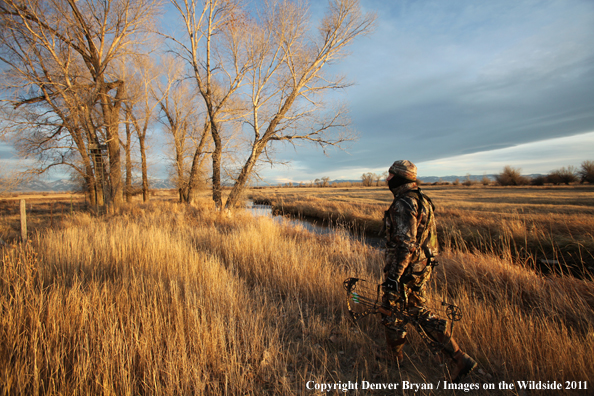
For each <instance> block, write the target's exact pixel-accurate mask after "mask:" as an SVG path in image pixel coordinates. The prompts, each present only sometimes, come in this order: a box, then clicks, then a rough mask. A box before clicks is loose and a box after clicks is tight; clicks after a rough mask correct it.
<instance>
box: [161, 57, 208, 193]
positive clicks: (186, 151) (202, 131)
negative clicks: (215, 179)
mask: <svg viewBox="0 0 594 396" xmlns="http://www.w3.org/2000/svg"><path fill="white" fill-rule="evenodd" d="M166 65H167V73H166V81H165V82H164V83H163V84H161V85H159V86H158V88H156V89H155V91H154V95H155V97H159V98H160V99H159V106H160V111H161V114H162V118H161V120H162V123H163V124H164V125H165V129H166V131H167V132H168V135H169V136H170V138H171V142H172V149H173V153H174V154H173V157H174V160H173V163H174V168H175V171H174V182H175V184H176V185H177V188H178V192H179V199H180V202H186V203H189V202H192V200H193V198H194V194H193V192H194V190H195V188H196V187H197V186H198V185H199V184H200V182H201V176H202V173H203V169H204V166H205V162H206V159H207V157H208V155H207V154H208V150H209V148H210V129H209V127H210V123H209V122H208V121H205V122H202V123H201V122H200V120H204V115H201V114H200V111H199V110H200V109H202V108H203V107H202V106H200V104H199V103H197V100H196V95H195V91H194V90H193V89H192V88H191V87H190V86H189V84H188V81H187V80H183V79H182V76H181V71H180V69H179V68H178V67H176V65H175V63H174V62H167V63H166Z"/></svg>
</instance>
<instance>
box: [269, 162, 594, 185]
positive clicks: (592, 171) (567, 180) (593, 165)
mask: <svg viewBox="0 0 594 396" xmlns="http://www.w3.org/2000/svg"><path fill="white" fill-rule="evenodd" d="M387 176H388V174H387V172H384V173H382V174H381V175H380V174H377V173H372V172H367V173H364V174H362V175H361V181H360V182H355V181H341V182H333V183H331V182H330V178H329V177H322V178H321V179H315V180H312V181H309V182H288V183H280V184H278V187H356V186H358V187H374V186H375V187H379V186H382V185H385V183H386V178H387ZM417 183H418V184H426V183H424V182H423V180H422V179H417ZM575 183H594V161H584V162H582V164H581V166H580V168H579V169H578V168H576V167H575V166H567V167H561V168H559V169H556V170H554V171H552V172H551V173H549V174H548V175H538V176H535V177H528V176H523V175H522V173H521V169H520V168H513V167H511V166H509V165H508V166H505V167H504V168H503V171H502V172H501V173H499V174H498V175H496V176H495V180H492V179H490V178H489V177H487V176H486V175H484V176H483V177H482V178H481V179H480V180H476V179H472V178H471V177H470V175H466V177H465V178H464V179H463V180H462V181H461V180H460V179H459V178H458V179H456V180H454V181H453V182H448V181H442V180H440V181H437V182H434V183H431V184H433V185H450V184H451V185H454V186H459V185H463V186H472V185H478V184H482V185H484V186H488V185H493V184H497V185H500V186H526V185H533V186H542V185H545V184H554V185H559V184H566V185H569V184H575Z"/></svg>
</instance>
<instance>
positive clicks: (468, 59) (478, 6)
mask: <svg viewBox="0 0 594 396" xmlns="http://www.w3.org/2000/svg"><path fill="white" fill-rule="evenodd" d="M361 5H362V7H363V9H364V10H366V11H371V12H375V13H376V14H377V24H376V28H375V32H374V33H373V34H371V35H369V36H366V37H361V38H358V39H357V40H356V41H355V42H354V44H353V45H352V46H351V47H350V52H351V53H350V56H348V57H347V58H345V59H344V60H342V61H340V62H339V63H336V64H334V65H331V67H330V69H329V71H330V72H331V73H336V74H344V75H346V76H347V78H348V79H349V80H350V81H352V82H353V83H354V85H353V86H351V87H349V88H347V89H346V90H344V91H343V92H341V93H340V94H339V95H336V99H337V100H340V101H342V102H344V103H346V104H347V106H348V107H349V109H350V118H351V120H352V125H351V127H352V129H353V130H354V131H356V133H357V135H358V140H357V141H355V142H352V143H350V144H348V145H347V146H346V147H345V150H344V151H340V150H330V151H329V153H328V154H329V155H328V156H325V155H324V154H323V153H322V151H321V150H320V149H319V148H316V147H314V146H308V145H302V146H299V147H297V149H296V150H295V149H294V148H293V147H292V146H287V147H278V148H277V149H276V150H275V151H276V158H277V159H279V160H284V161H286V160H289V161H290V163H289V165H287V166H282V165H279V166H276V167H274V168H272V169H271V168H270V167H269V166H267V165H264V166H262V167H261V176H262V177H263V178H264V179H265V180H266V181H268V182H270V183H278V182H285V181H309V180H314V179H316V178H321V177H324V176H329V177H330V178H331V179H359V178H360V176H361V174H362V173H365V172H375V173H382V172H384V171H385V170H387V168H388V167H389V165H390V164H391V163H392V162H393V161H394V160H396V159H408V160H411V161H413V162H415V163H416V164H417V166H418V168H419V175H420V176H421V177H422V176H448V175H461V176H463V175H465V174H467V173H470V174H478V175H481V174H483V173H487V174H491V173H498V172H500V171H501V170H502V169H503V167H504V166H505V165H511V166H513V167H518V168H521V169H522V173H524V174H530V173H548V172H550V171H551V170H554V169H558V168H560V167H562V166H568V165H573V166H578V167H579V165H580V164H581V163H582V162H583V161H585V160H594V45H592V41H593V39H594V1H592V0H582V1H580V0H558V1H536V0H534V1H533V0H513V1H508V0H497V1H478V0H468V1H456V0H447V1H444V0H436V1H380V0H362V1H361ZM309 8H310V13H311V16H312V20H314V21H315V20H319V18H320V17H321V15H322V13H323V12H324V8H325V2H317V1H313V0H312V1H309ZM167 20H168V21H169V20H170V19H169V18H168V19H167ZM158 146H160V144H159V143H158V142H157V141H153V154H154V157H153V160H152V161H151V164H152V165H151V169H150V171H151V173H152V175H153V176H154V177H165V175H166V172H165V171H164V166H165V164H166V163H167V160H166V159H165V158H164V156H163V154H162V153H160V152H159V151H158V150H157V147H158ZM10 155H11V154H10V151H9V150H7V148H6V147H5V146H1V145H0V159H2V158H4V161H3V164H2V165H3V166H5V165H7V164H8V162H12V161H11V160H7V158H9V157H10Z"/></svg>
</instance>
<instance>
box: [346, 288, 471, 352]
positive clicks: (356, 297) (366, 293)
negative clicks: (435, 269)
mask: <svg viewBox="0 0 594 396" xmlns="http://www.w3.org/2000/svg"><path fill="white" fill-rule="evenodd" d="M343 285H344V288H345V290H346V292H347V307H348V310H349V313H350V314H351V317H352V318H353V321H354V322H355V323H357V322H358V321H359V320H360V319H362V318H364V317H366V316H368V315H374V314H382V315H383V316H384V317H389V318H390V319H393V321H397V322H398V324H399V326H404V325H406V324H407V323H410V324H412V325H414V326H415V328H416V329H417V332H418V333H419V335H420V336H421V338H422V339H423V340H424V341H425V342H426V343H427V344H428V345H429V347H430V348H431V349H432V350H433V351H434V352H437V351H439V350H441V349H443V347H444V345H445V344H447V343H448V342H449V338H450V337H451V335H452V332H453V330H454V322H457V321H459V320H460V319H461V318H462V312H461V310H460V308H458V307H457V306H455V305H453V304H449V303H446V302H445V301H444V302H442V303H441V305H442V306H445V307H446V308H445V313H446V316H447V318H448V319H449V320H450V331H449V335H450V337H448V339H447V340H444V342H443V343H441V342H439V341H437V340H436V339H435V338H434V337H432V336H431V335H430V334H429V333H427V332H426V331H425V329H424V327H423V326H422V325H421V321H420V319H421V317H420V316H419V315H418V314H414V313H410V312H409V311H408V310H407V309H406V305H407V298H408V296H407V295H406V291H404V290H403V291H402V293H401V297H402V298H401V299H400V300H399V301H397V303H396V305H395V306H393V307H385V306H384V305H383V304H382V302H381V300H380V291H381V285H377V286H376V287H373V286H371V284H370V282H368V281H366V280H364V279H359V278H348V279H346V280H345V281H344V283H343ZM390 321H391V320H390ZM426 323H427V322H425V324H426ZM443 326H444V328H443V330H445V324H444V325H443Z"/></svg>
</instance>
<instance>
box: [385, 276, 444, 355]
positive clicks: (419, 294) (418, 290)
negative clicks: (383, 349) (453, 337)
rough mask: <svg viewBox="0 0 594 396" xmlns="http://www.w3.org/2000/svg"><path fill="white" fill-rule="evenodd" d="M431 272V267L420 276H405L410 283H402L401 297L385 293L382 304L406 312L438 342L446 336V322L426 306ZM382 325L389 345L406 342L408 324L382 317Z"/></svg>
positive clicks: (392, 318) (390, 317) (389, 317)
mask: <svg viewBox="0 0 594 396" xmlns="http://www.w3.org/2000/svg"><path fill="white" fill-rule="evenodd" d="M431 270H432V268H431V266H427V267H426V268H425V270H423V271H422V272H421V273H419V274H416V275H414V276H413V275H410V276H408V277H406V276H404V277H403V278H404V279H405V280H408V282H406V283H404V282H402V281H401V282H400V284H399V286H400V290H401V293H400V294H399V295H394V294H392V293H384V295H383V296H382V303H383V305H384V306H385V307H390V308H391V309H392V310H398V311H401V310H406V311H407V312H408V314H409V315H410V316H412V317H413V318H415V320H416V322H417V323H418V324H419V326H420V327H421V329H422V330H423V331H424V332H425V333H426V334H427V335H428V336H429V337H431V338H433V339H435V340H438V339H443V338H444V337H443V336H444V335H445V334H446V321H445V320H443V319H439V318H438V317H437V316H436V315H435V314H434V313H433V312H431V311H430V310H429V309H428V308H427V306H426V304H427V298H426V294H425V284H426V283H427V281H428V280H429V278H430V276H431ZM405 296H406V297H405ZM382 323H383V324H384V326H386V340H387V341H388V344H390V343H403V342H404V338H405V337H406V333H407V331H406V325H407V323H406V322H404V321H402V320H400V319H397V318H394V317H393V316H387V315H382Z"/></svg>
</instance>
